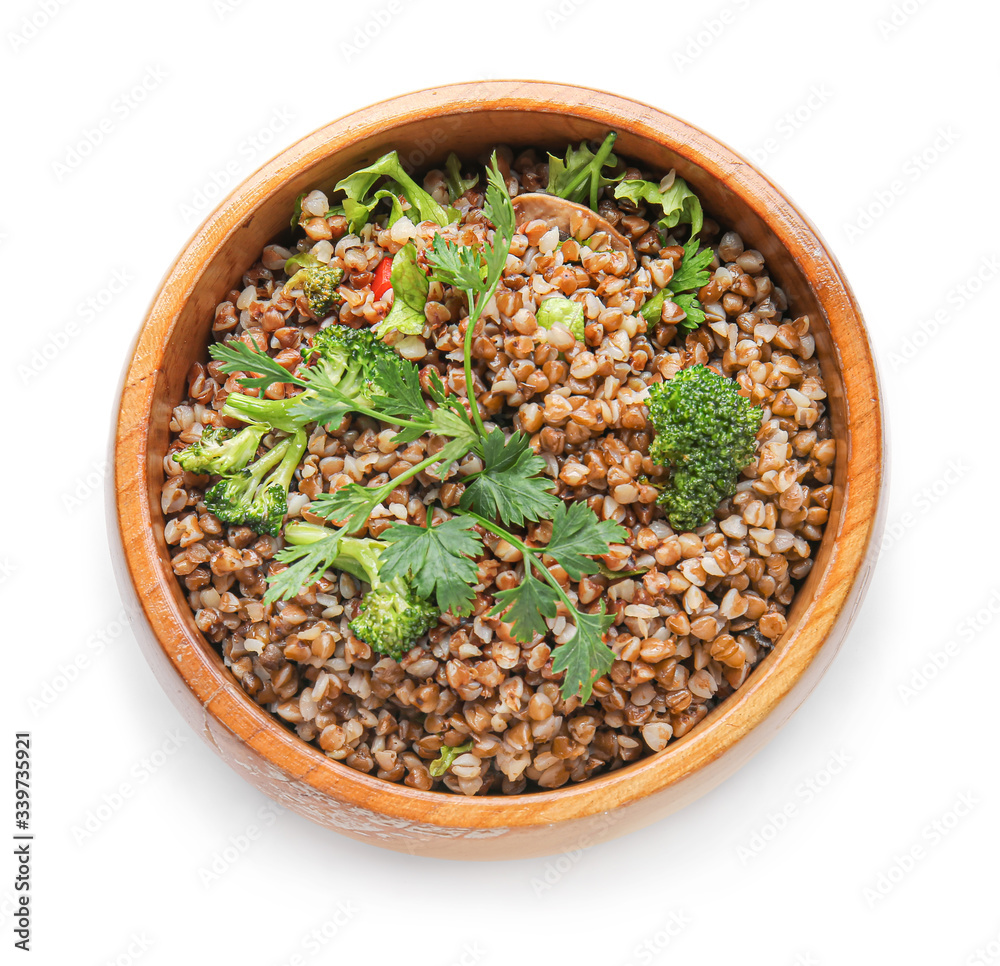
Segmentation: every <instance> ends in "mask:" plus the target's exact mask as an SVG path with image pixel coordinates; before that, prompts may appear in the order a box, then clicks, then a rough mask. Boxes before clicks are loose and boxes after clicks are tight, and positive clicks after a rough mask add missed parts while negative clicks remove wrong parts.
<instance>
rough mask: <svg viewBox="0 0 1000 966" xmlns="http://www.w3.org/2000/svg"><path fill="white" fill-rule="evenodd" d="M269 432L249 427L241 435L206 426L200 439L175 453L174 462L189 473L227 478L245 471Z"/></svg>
mask: <svg viewBox="0 0 1000 966" xmlns="http://www.w3.org/2000/svg"><path fill="white" fill-rule="evenodd" d="M266 432H267V427H266V426H247V427H245V428H244V429H241V430H239V432H237V431H236V430H235V429H221V428H219V429H217V428H216V427H214V426H206V427H205V428H204V429H203V430H202V433H201V439H196V440H195V441H194V442H193V443H191V445H190V446H186V447H184V449H182V450H181V451H180V452H179V453H174V459H175V460H176V461H177V462H178V463H179V464H180V465H181V467H183V468H184V469H185V470H187V471H188V472H189V473H200V474H203V475H205V474H218V475H220V476H225V475H227V474H230V473H235V472H236V471H237V470H241V469H243V467H244V466H246V465H247V463H249V462H250V460H251V459H253V456H254V453H256V452H257V447H258V446H260V440H261V437H262V436H263V435H264V433H266Z"/></svg>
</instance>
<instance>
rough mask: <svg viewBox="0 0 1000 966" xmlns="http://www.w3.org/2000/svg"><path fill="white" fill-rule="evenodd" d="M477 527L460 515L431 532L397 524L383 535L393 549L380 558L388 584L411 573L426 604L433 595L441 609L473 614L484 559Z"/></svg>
mask: <svg viewBox="0 0 1000 966" xmlns="http://www.w3.org/2000/svg"><path fill="white" fill-rule="evenodd" d="M474 525H475V521H474V520H471V519H469V518H468V517H460V516H458V517H452V518H451V519H450V520H445V521H444V522H443V523H439V524H437V526H426V527H418V526H414V525H413V524H410V523H401V522H399V521H396V522H395V523H393V524H392V525H391V526H390V527H389V528H388V529H386V530H383V531H382V535H381V538H380V539H382V540H383V541H385V542H386V543H387V544H389V546H388V547H386V549H385V550H384V551H383V552H382V555H381V557H380V558H379V574H380V576H381V577H382V578H383V579H385V580H387V581H388V580H392V579H393V577H404V578H405V577H406V576H407V574H409V575H410V577H411V580H412V582H413V586H414V588H415V589H416V591H417V593H418V594H419V595H420V596H421V597H423V598H424V599H426V600H430V599H431V597H432V596H433V598H434V599H435V600H436V601H437V605H438V608H439V609H440V610H442V611H451V613H452V614H454V615H455V616H456V617H462V616H464V615H466V614H471V613H472V609H473V603H474V602H475V599H476V594H475V591H474V590H473V587H474V586H475V585H476V583H478V580H479V576H478V574H479V571H478V568H477V567H476V563H475V560H474V558H475V557H478V556H480V555H481V554H482V539H481V538H480V536H479V534H478V533H476V532H475V531H474V530H472V527H473V526H474Z"/></svg>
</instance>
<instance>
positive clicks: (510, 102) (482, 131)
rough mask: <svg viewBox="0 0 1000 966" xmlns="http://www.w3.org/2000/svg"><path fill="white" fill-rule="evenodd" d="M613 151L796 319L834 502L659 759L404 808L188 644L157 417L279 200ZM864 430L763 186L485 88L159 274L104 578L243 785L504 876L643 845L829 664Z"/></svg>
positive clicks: (380, 111) (731, 159) (419, 107)
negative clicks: (816, 376)
mask: <svg viewBox="0 0 1000 966" xmlns="http://www.w3.org/2000/svg"><path fill="white" fill-rule="evenodd" d="M611 129H614V130H616V131H618V141H617V143H616V145H615V150H616V151H617V152H620V153H621V154H623V155H625V156H626V157H630V158H635V159H639V160H641V161H643V162H645V163H646V164H647V165H649V166H650V167H651V168H652V169H654V170H658V171H663V172H666V171H667V170H669V169H670V168H676V169H677V173H678V174H679V175H680V176H681V177H683V178H684V179H685V180H686V181H687V182H688V183H689V184H690V185H691V187H692V188H693V189H694V190H695V191H696V192H697V193H698V195H699V196H700V198H701V199H702V201H703V203H704V205H705V208H706V209H707V210H708V211H709V212H711V213H713V214H715V215H716V217H717V218H718V219H719V220H720V221H721V223H722V224H724V225H725V226H727V227H730V228H732V229H735V230H736V231H738V232H739V233H740V235H742V237H743V239H744V240H745V242H746V243H747V246H748V247H751V246H752V247H753V248H756V249H758V250H759V251H760V252H762V253H763V255H764V257H765V258H766V260H767V264H768V266H769V268H770V271H771V274H772V276H773V277H775V278H776V279H777V280H778V282H779V284H780V285H781V286H782V288H783V289H784V290H785V292H786V293H787V295H788V298H789V301H790V304H791V305H792V306H793V307H794V310H795V312H796V314H804V313H808V314H809V316H810V318H811V319H812V323H813V330H814V332H815V334H816V344H817V353H818V355H819V358H820V360H821V362H822V364H823V367H824V373H825V378H826V381H827V387H828V390H829V408H830V414H831V419H832V422H833V426H834V429H835V434H836V438H837V441H838V451H837V462H836V476H835V494H836V496H835V500H834V503H833V507H832V510H831V512H830V517H829V522H828V523H827V526H826V532H825V535H824V537H823V541H822V544H821V546H820V547H819V548H818V550H817V552H816V563H815V566H814V567H813V569H812V572H811V573H810V575H809V577H808V579H807V580H806V582H805V584H804V586H803V587H802V588H801V589H800V590H799V593H798V595H797V597H796V599H795V602H794V605H793V607H792V609H791V611H790V613H789V615H788V629H787V631H786V633H785V635H784V636H783V637H782V638H781V640H780V641H779V643H778V644H777V646H776V647H775V648H774V649H773V650H772V652H771V653H770V654H769V655H768V656H767V657H766V658H765V659H764V660H763V661H761V663H760V664H759V665H758V666H757V667H756V668H755V669H754V671H753V673H752V674H751V675H750V677H749V678H748V680H747V681H746V683H745V684H744V685H743V687H741V688H740V689H739V691H738V692H736V693H735V694H734V695H733V696H731V697H730V698H728V699H727V700H726V701H724V702H723V703H722V704H721V705H720V706H719V707H717V708H716V709H715V710H714V711H713V712H712V713H711V714H709V715H708V716H707V717H706V718H705V719H704V720H703V721H702V722H701V723H699V725H698V726H697V727H696V728H694V729H693V730H692V731H691V732H690V733H689V734H687V735H686V736H684V737H683V738H681V739H680V740H677V741H675V742H673V743H671V744H670V745H668V747H667V749H666V750H665V751H663V752H660V753H659V754H656V755H652V756H650V757H648V758H645V759H643V760H641V761H639V762H637V763H635V764H633V765H630V766H628V767H626V768H622V769H621V770H619V771H615V772H612V773H610V774H608V775H604V776H602V777H598V778H594V779H591V780H590V781H587V782H584V783H582V784H579V785H574V786H569V787H564V788H560V789H557V790H555V791H541V792H534V793H531V794H525V795H515V796H500V795H494V796H489V797H485V796H484V797H478V798H465V797H463V796H461V795H451V794H445V793H440V792H421V791H415V790H414V789H412V788H408V787H406V786H403V785H397V784H392V783H389V782H385V781H382V780H380V779H378V778H374V777H372V776H370V775H367V774H364V773H362V772H359V771H355V770H353V769H352V768H350V767H348V766H346V765H343V764H341V763H339V762H335V761H332V760H331V759H329V758H327V757H326V756H325V755H323V753H322V752H321V751H319V750H318V749H317V748H314V747H312V746H310V745H308V744H306V743H305V742H303V741H301V740H299V738H298V737H296V735H295V734H293V733H292V732H291V731H289V730H288V729H286V728H285V727H284V726H283V725H282V724H281V723H279V722H278V721H277V720H275V719H274V718H272V717H271V716H270V715H269V714H268V713H267V712H266V711H264V710H263V709H262V708H260V707H259V706H258V705H256V704H255V703H254V702H253V701H252V700H251V699H250V698H249V697H248V696H247V695H246V694H244V692H243V690H242V689H241V688H240V686H239V684H238V683H237V682H236V680H235V679H234V678H233V677H232V676H231V674H230V673H229V671H228V670H227V669H226V668H225V666H224V665H223V663H222V660H221V658H220V657H219V655H218V654H217V653H216V651H215V650H214V649H213V648H212V647H211V646H210V645H209V644H208V643H207V642H206V640H205V639H204V637H203V636H202V635H201V633H200V632H199V631H198V629H197V628H196V626H195V623H194V619H193V615H192V613H191V610H190V608H189V606H188V603H187V601H186V599H185V597H184V594H183V592H182V590H181V588H180V586H179V585H178V582H177V580H176V579H175V577H174V575H173V573H172V572H171V569H170V563H169V561H170V557H169V554H168V550H167V546H166V543H165V542H164V538H163V528H164V518H163V513H162V512H161V509H160V498H159V492H160V485H161V483H162V480H163V456H164V453H165V452H166V449H167V444H168V430H167V424H168V422H169V420H170V412H171V408H172V407H173V406H174V405H176V404H177V403H178V402H179V401H180V400H181V399H182V398H183V397H184V396H185V392H186V386H185V381H186V374H187V372H188V370H189V368H190V366H191V364H192V363H193V362H194V361H195V360H199V359H201V360H205V359H206V358H207V354H206V346H207V343H208V340H209V333H210V326H211V323H212V319H213V313H214V309H215V306H216V305H217V303H219V302H220V301H222V299H223V298H224V295H225V293H226V292H228V291H229V290H230V289H232V288H233V287H234V286H236V287H239V281H238V280H239V278H240V276H241V274H242V272H243V271H244V270H245V269H246V268H247V266H249V265H250V264H251V263H252V262H253V260H254V259H255V258H256V257H257V256H258V254H259V252H260V251H261V249H262V247H263V246H264V245H265V244H266V243H268V242H269V241H271V240H272V239H274V238H275V237H276V236H278V235H279V234H280V233H281V232H282V230H283V229H285V228H287V225H288V213H289V212H290V211H291V210H292V205H293V202H294V200H295V197H296V195H298V194H299V193H300V192H301V191H304V190H306V189H309V188H312V187H316V186H323V187H327V188H329V187H330V186H332V185H333V184H334V182H336V181H337V180H338V179H339V178H340V177H342V176H344V175H346V174H348V173H350V172H351V171H354V170H355V169H357V168H360V167H362V166H364V165H366V164H369V163H370V162H371V161H372V160H374V159H375V158H376V157H378V156H379V155H381V154H383V153H384V152H386V151H388V150H391V149H393V148H396V149H397V150H398V151H399V153H400V157H401V158H403V159H404V161H405V162H406V163H408V164H409V165H411V166H412V167H414V168H416V169H421V168H426V167H429V166H432V165H434V164H440V163H442V162H443V160H444V158H445V157H446V156H447V153H448V152H449V151H451V150H454V151H456V152H457V153H458V154H459V155H460V156H473V155H476V154H478V153H479V152H481V151H483V150H484V149H485V148H487V147H489V146H491V145H494V144H496V143H500V142H503V143H506V144H509V145H511V146H514V147H517V146H520V145H539V146H542V147H550V148H553V149H556V148H559V149H560V150H561V149H563V148H564V147H565V145H566V143H567V142H568V141H573V142H578V141H580V140H581V139H582V138H594V139H600V138H602V137H603V136H604V134H605V133H606V132H607V131H608V130H611ZM883 447H884V442H883V417H882V412H881V406H880V399H879V387H878V382H877V377H876V371H875V365H874V362H873V359H872V352H871V346H870V344H869V341H868V336H867V334H866V332H865V327H864V323H863V321H862V318H861V312H860V310H859V309H858V306H857V304H856V302H855V300H854V296H853V294H852V293H851V290H850V287H849V286H848V284H847V282H846V281H845V280H844V278H843V276H842V274H841V271H840V268H839V266H838V265H837V262H836V261H835V259H834V258H833V256H832V255H830V253H829V252H828V251H827V250H826V247H825V245H824V244H823V242H822V240H821V239H820V237H819V236H818V234H817V233H816V231H815V229H814V228H813V227H812V226H811V225H810V224H809V222H808V221H807V220H806V219H805V218H804V217H803V216H802V215H801V214H800V213H799V212H798V211H797V210H796V208H795V206H794V205H792V203H791V202H790V201H789V200H788V199H787V198H786V197H785V196H784V195H783V194H782V193H781V191H780V190H779V189H778V188H777V187H775V185H774V184H772V183H771V181H769V180H768V179H767V178H766V177H765V176H764V175H762V174H761V173H760V172H759V171H757V170H756V169H755V168H754V167H753V166H752V165H751V164H750V163H749V162H747V161H746V160H744V159H743V158H741V157H740V156H739V155H737V154H735V153H734V152H733V151H731V150H730V149H729V148H727V147H725V146H724V145H722V144H720V143H719V142H718V141H716V140H714V139H713V138H711V137H709V136H708V135H707V134H704V133H703V132H702V131H699V130H698V129H697V128H694V127H692V126H691V125H689V124H686V123H684V122H683V121H680V120H678V119H677V118H675V117H672V116H671V115H669V114H665V113H663V112H662V111H659V110H657V109H656V108H653V107H649V106H648V105H645V104H641V103H638V102H636V101H631V100H626V99H624V98H621V97H616V96H613V95H611V94H606V93H603V92H601V91H594V90H589V89H586V88H580V87H568V86H563V85H556V84H545V83H534V82H519V81H490V82H480V83H468V84H458V85H454V86H450V87H444V88H438V89H436V90H427V91H420V92H417V93H414V94H407V95H404V96H402V97H397V98H393V99H392V100H388V101H383V102H382V103H380V104H376V105H373V106H372V107H368V108H365V109H364V110H361V111H358V112H357V113H355V114H352V115H350V116H348V117H346V118H342V119H341V120H339V121H335V122H334V123H332V124H330V125H328V126H327V127H324V128H322V129H320V130H319V131H316V132H315V133H314V134H311V135H309V136H308V137H306V138H304V139H303V140H301V141H299V142H298V143H297V144H294V145H293V146H292V147H290V148H288V149H287V150H286V151H284V152H283V153H282V154H280V155H279V156H278V157H277V158H275V159H274V160H273V161H271V162H269V163H268V164H266V165H265V166H264V167H263V168H261V169H260V170H259V171H257V172H256V173H255V174H253V175H251V176H250V177H249V178H248V179H247V180H246V181H245V182H243V184H241V185H240V186H239V187H238V188H237V189H236V190H235V191H234V192H233V193H232V194H231V195H230V196H229V198H227V199H226V200H225V201H224V202H223V203H222V204H221V205H220V207H219V208H218V209H217V210H216V211H215V212H214V213H213V214H212V215H211V216H210V217H209V218H208V220H207V221H206V222H205V224H204V225H202V227H201V228H200V229H199V230H198V231H197V233H196V234H195V236H194V237H193V238H192V240H191V241H190V243H189V244H188V245H187V246H186V247H185V248H184V250H183V251H182V252H181V254H180V256H179V257H178V259H177V261H176V262H175V263H174V265H173V267H172V268H171V269H170V271H169V272H168V273H167V276H166V279H165V280H164V282H163V285H162V287H161V288H160V291H159V293H158V294H157V296H156V298H155V300H154V302H153V304H152V307H151V308H150V310H149V314H148V315H147V317H146V319H145V321H144V322H143V324H142V327H141V329H140V330H139V334H138V338H137V340H136V345H135V351H134V354H133V357H132V360H131V363H130V364H129V366H128V369H127V371H126V374H125V377H124V383H123V386H122V393H121V403H120V409H119V413H118V423H117V433H116V437H115V442H114V473H113V483H112V487H113V489H112V490H111V491H110V493H109V497H110V499H111V501H112V502H113V505H114V511H115V515H116V519H117V526H118V535H119V536H120V541H119V540H117V539H113V540H112V543H113V545H114V552H115V556H116V572H117V576H118V581H119V584H120V587H121V591H122V595H123V597H124V598H125V600H126V604H127V605H128V607H129V610H130V613H131V614H132V615H133V617H134V621H133V624H134V627H135V630H136V634H137V636H138V638H139V641H140V643H141V645H142V648H143V650H144V652H145V654H146V658H147V659H148V661H149V663H150V665H151V666H152V668H153V671H154V673H155V674H156V676H157V678H158V679H159V680H160V682H161V683H162V685H163V687H164V688H165V689H166V691H167V693H168V694H169V695H170V697H171V698H172V700H173V701H174V703H175V704H176V705H177V707H178V708H179V709H180V711H181V713H182V714H183V715H184V717H185V719H186V720H187V722H188V723H189V724H190V725H191V727H192V728H194V730H195V731H196V732H197V733H198V734H200V735H201V736H202V737H203V738H204V739H205V740H206V741H207V742H208V743H209V744H210V745H211V746H212V747H213V748H214V749H215V750H216V752H217V753H218V754H219V756H220V757H221V758H223V760H225V761H226V762H227V763H228V764H229V765H230V766H231V767H232V768H234V769H236V770H237V771H239V772H240V773H241V774H242V775H243V776H244V777H245V778H246V779H247V780H248V781H250V782H251V783H253V784H254V785H255V786H256V787H257V788H259V789H260V790H261V791H263V792H264V793H265V794H267V795H269V796H270V797H271V798H273V799H274V800H275V801H277V802H280V803H281V804H282V805H285V806H287V807H289V808H291V809H294V810H295V811H296V812H299V813H300V814H302V815H304V816H306V817H307V818H309V819H311V820H312V821H314V822H317V823H318V824H320V825H324V826H326V827H327V828H331V829H335V830H336V831H338V832H343V833H345V834H347V835H350V836H352V837H353V838H356V839H360V840H362V841H365V842H371V843H373V844H375V845H380V846H384V847H386V848H391V849H397V850H400V851H406V852H411V853H416V854H422V855H433V856H442V857H452V858H468V859H487V858H518V857H523V856H529V855H541V854H549V853H555V852H559V851H562V850H565V849H571V848H576V847H578V846H580V845H586V844H591V843H594V842H599V841H602V840H605V839H608V838H611V837H613V836H617V835H622V834H624V833H625V832H630V831H633V830H634V829H638V828H641V827H643V826H645V825H648V824H649V823H651V822H653V821H655V820H657V819H659V818H662V817H663V816H664V815H667V814H669V813H670V812H673V811H675V810H677V809H679V808H681V807H682V806H684V805H687V804H688V803H689V802H692V801H694V800H695V799H696V798H698V797H699V796H700V795H703V794H704V793H705V792H707V791H709V790H710V789H711V788H713V787H714V786H715V785H717V784H718V783H719V782H721V781H722V780H723V779H724V778H726V777H727V776H729V775H731V774H732V773H733V772H734V771H735V770H736V769H737V768H739V767H740V765H742V764H743V763H744V762H745V761H746V760H747V759H748V758H750V756H751V755H752V754H753V753H754V752H756V751H757V750H758V749H759V748H761V747H762V746H763V745H764V743H765V742H766V741H767V740H768V739H770V738H771V737H772V736H773V735H774V734H775V733H776V732H777V730H778V728H779V727H780V726H781V725H782V724H783V723H784V722H785V721H786V720H787V719H788V717H789V715H790V714H791V713H792V711H794V710H795V708H796V707H798V705H799V704H800V703H801V702H802V700H803V699H804V698H805V696H806V695H807V694H808V693H809V691H810V690H811V689H812V688H813V687H814V686H815V685H816V682H817V681H818V680H819V678H820V676H821V675H822V674H823V672H824V671H825V670H826V668H827V666H828V665H829V664H830V661H831V660H832V659H833V656H834V654H835V652H836V651H837V648H838V647H839V645H840V643H841V641H842V640H843V639H844V635H845V634H846V633H847V629H848V627H849V626H850V623H851V620H852V618H853V617H854V614H855V613H856V611H857V609H858V606H859V604H860V603H861V599H862V596H863V594H864V591H865V588H866V586H867V584H868V581H869V578H870V576H871V572H872V568H873V566H874V562H875V558H876V552H877V547H878V543H879V539H880V535H881V529H882V516H883V513H882V503H883V500H882V495H883V489H884V488H883V461H884V455H883Z"/></svg>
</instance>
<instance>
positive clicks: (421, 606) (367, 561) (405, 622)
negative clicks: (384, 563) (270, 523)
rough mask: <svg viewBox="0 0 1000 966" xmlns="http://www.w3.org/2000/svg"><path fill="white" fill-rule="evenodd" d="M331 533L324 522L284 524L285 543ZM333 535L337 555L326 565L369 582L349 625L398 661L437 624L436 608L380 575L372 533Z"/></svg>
mask: <svg viewBox="0 0 1000 966" xmlns="http://www.w3.org/2000/svg"><path fill="white" fill-rule="evenodd" d="M335 534H336V531H331V530H330V529H329V528H328V527H321V526H317V525H316V524H312V523H300V522H293V523H289V524H288V526H286V527H285V542H286V543H289V544H291V545H292V546H302V545H304V544H311V543H316V542H318V541H320V540H327V539H330V538H331V537H332V536H334V535H335ZM336 539H337V541H338V545H337V547H336V551H335V556H332V557H330V556H328V557H327V558H326V559H327V560H328V561H329V562H328V567H331V568H333V569H334V570H343V571H346V572H347V573H349V574H351V575H352V576H354V577H357V578H358V579H359V580H364V581H367V582H368V583H369V584H370V585H371V590H369V591H368V593H367V594H365V596H364V597H363V598H362V600H361V609H360V611H359V612H358V615H357V617H355V618H354V620H352V621H351V623H350V625H349V626H350V628H351V630H352V631H353V632H354V634H355V636H356V637H357V638H358V639H359V640H362V641H364V642H365V643H366V644H368V645H369V646H370V647H372V648H373V649H374V650H376V651H378V653H379V654H387V655H388V656H389V657H392V658H394V659H395V660H397V661H398V660H400V658H402V656H403V655H404V654H405V653H406V652H407V651H409V650H410V648H412V647H413V645H414V644H416V642H417V641H418V640H419V639H420V638H421V637H423V636H424V634H426V633H427V632H428V631H429V630H430V629H431V628H432V627H433V626H434V625H435V624H436V623H437V619H438V614H439V611H438V609H437V607H435V606H434V604H432V603H431V602H430V601H428V600H425V599H424V598H422V597H421V596H420V595H419V594H417V593H416V591H414V589H413V587H412V586H411V585H410V583H409V582H408V581H407V580H405V579H403V578H402V577H394V578H393V579H392V580H390V581H388V582H384V581H382V580H380V579H379V556H380V554H381V553H382V551H383V550H384V549H385V546H386V545H385V544H384V543H382V542H381V541H379V540H373V539H371V538H370V537H347V536H339V537H337V538H336Z"/></svg>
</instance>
